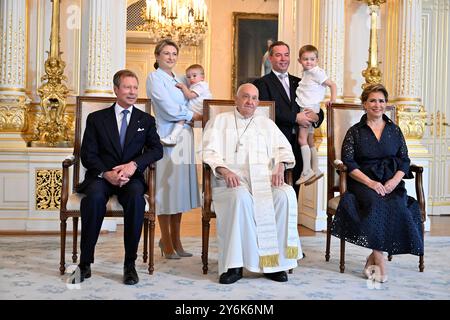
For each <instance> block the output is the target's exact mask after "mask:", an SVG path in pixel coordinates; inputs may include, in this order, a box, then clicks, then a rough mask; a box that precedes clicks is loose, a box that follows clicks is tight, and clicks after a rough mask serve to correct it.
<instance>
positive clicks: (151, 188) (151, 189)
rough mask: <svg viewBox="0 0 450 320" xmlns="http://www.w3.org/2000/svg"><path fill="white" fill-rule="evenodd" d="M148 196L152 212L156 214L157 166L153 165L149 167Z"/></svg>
mask: <svg viewBox="0 0 450 320" xmlns="http://www.w3.org/2000/svg"><path fill="white" fill-rule="evenodd" d="M147 186H148V188H147V195H148V201H149V206H150V212H152V213H156V205H155V193H156V164H155V163H151V164H149V165H148V167H147Z"/></svg>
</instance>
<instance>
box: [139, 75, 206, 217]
mask: <svg viewBox="0 0 450 320" xmlns="http://www.w3.org/2000/svg"><path fill="white" fill-rule="evenodd" d="M180 81H181V79H178V78H177V77H176V76H175V77H171V76H169V75H168V74H167V73H166V72H164V71H162V70H161V69H157V70H156V71H154V72H152V73H150V74H149V75H148V77H147V96H148V97H149V98H150V99H151V100H152V106H153V108H154V109H153V110H154V112H155V118H156V126H157V130H158V134H159V136H160V137H165V136H166V135H168V134H169V133H170V132H171V131H172V129H173V126H174V125H175V123H176V122H177V121H179V120H188V121H189V120H191V119H192V116H193V112H192V111H191V110H189V108H188V107H187V103H188V100H186V99H185V98H184V95H183V93H182V91H181V90H180V89H178V88H177V87H175V85H176V84H177V82H180ZM199 206H200V195H199V190H198V183H197V169H196V164H195V151H194V133H193V131H192V127H191V126H189V125H187V124H185V125H184V128H183V131H182V132H181V134H180V136H179V137H178V141H177V144H176V145H175V146H164V155H163V158H162V159H161V160H159V161H158V162H156V214H158V215H159V214H176V213H178V212H185V211H190V210H191V209H193V208H197V207H199Z"/></svg>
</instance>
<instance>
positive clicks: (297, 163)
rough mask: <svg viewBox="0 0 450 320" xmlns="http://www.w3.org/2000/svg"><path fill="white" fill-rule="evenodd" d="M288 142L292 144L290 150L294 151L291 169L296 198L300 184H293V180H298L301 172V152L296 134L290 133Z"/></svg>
mask: <svg viewBox="0 0 450 320" xmlns="http://www.w3.org/2000/svg"><path fill="white" fill-rule="evenodd" d="M288 140H289V143H290V144H291V146H292V152H293V153H294V156H295V167H294V169H293V170H292V177H293V179H294V186H293V187H294V190H295V193H296V195H297V198H298V192H299V189H300V186H298V185H296V184H295V181H297V180H298V178H300V175H301V174H302V170H303V158H302V152H301V150H300V145H299V143H298V140H297V135H296V134H291V136H290V137H289V139H288Z"/></svg>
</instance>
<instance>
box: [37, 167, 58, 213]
mask: <svg viewBox="0 0 450 320" xmlns="http://www.w3.org/2000/svg"><path fill="white" fill-rule="evenodd" d="M35 182H36V210H59V208H60V205H61V186H62V170H61V169H39V170H36V181H35Z"/></svg>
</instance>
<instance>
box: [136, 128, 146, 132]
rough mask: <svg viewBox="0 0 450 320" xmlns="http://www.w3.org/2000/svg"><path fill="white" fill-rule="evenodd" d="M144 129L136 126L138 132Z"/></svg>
mask: <svg viewBox="0 0 450 320" xmlns="http://www.w3.org/2000/svg"><path fill="white" fill-rule="evenodd" d="M144 130H145V129H144V128H138V130H137V131H138V132H140V131H144Z"/></svg>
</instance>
